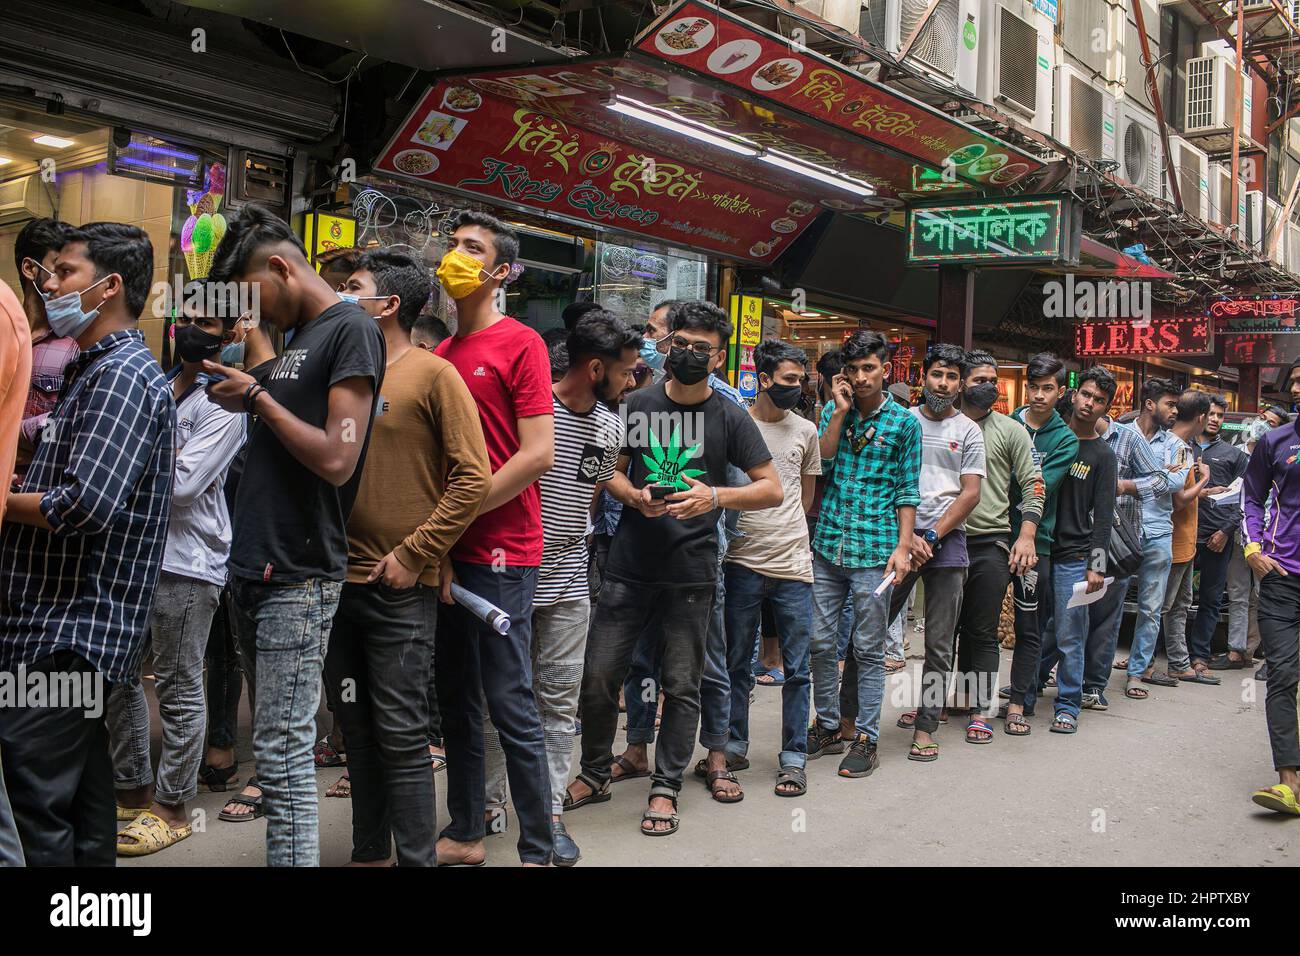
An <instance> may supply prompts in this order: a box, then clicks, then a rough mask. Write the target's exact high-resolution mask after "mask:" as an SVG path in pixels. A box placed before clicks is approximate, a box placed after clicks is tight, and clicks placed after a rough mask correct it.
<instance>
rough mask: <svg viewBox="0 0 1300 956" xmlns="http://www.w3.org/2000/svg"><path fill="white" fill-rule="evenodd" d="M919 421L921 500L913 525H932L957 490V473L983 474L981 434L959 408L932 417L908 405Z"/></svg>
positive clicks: (929, 526)
mask: <svg viewBox="0 0 1300 956" xmlns="http://www.w3.org/2000/svg"><path fill="white" fill-rule="evenodd" d="M908 411H910V412H911V413H912V414H913V415H915V416H916V419H917V421H919V422H920V423H921V481H920V493H921V503H920V504H919V505H917V506H916V527H917V530H920V529H923V528H933V527H934V526H935V525H936V524H938V523H939V519H940V518H942V517H943V515H944V512H946V511H947V510H948V507H949V506H950V505H951V504H952V503H953V501H955V500H956V498H957V496H958V495H959V494H961V476H962V475H979V476H980V477H981V478H983V477H984V434H983V433H982V432H981V431H980V427H979V425H977V424H975V423H974V422H973V421H971V420H970V419H969V418H967V417H966V416H965V415H963V414H962V413H961V412H958V413H957V414H956V415H949V416H948V417H947V418H945V419H943V420H941V421H937V422H936V421H934V420H933V419H931V418H930V417H929V416H927V415H925V414H924V413H923V412H922V411H921V407H920V406H919V405H918V406H915V407H913V408H910V409H908Z"/></svg>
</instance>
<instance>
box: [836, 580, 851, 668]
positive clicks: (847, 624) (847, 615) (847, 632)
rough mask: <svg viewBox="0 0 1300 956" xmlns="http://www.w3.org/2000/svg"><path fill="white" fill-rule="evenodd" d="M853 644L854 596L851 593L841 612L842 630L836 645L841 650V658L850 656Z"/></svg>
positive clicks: (845, 600)
mask: <svg viewBox="0 0 1300 956" xmlns="http://www.w3.org/2000/svg"><path fill="white" fill-rule="evenodd" d="M852 644H853V596H852V595H849V596H848V597H846V598H845V599H844V610H843V611H841V612H840V632H839V637H838V639H837V641H836V644H835V647H836V650H837V651H838V652H839V659H840V660H844V659H845V658H847V657H848V656H849V648H850V647H851V646H852Z"/></svg>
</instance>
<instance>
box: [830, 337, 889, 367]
mask: <svg viewBox="0 0 1300 956" xmlns="http://www.w3.org/2000/svg"><path fill="white" fill-rule="evenodd" d="M840 356H841V357H842V358H843V365H841V366H840V368H841V369H843V367H844V365H848V364H849V363H850V362H858V361H861V360H862V359H864V358H872V357H875V358H878V359H880V364H881V365H884V364H885V363H886V362H888V361H889V343H888V342H886V341H885V337H884V336H883V335H881V334H880V333H879V332H873V331H871V329H858V330H857V331H856V332H854V333H853V334H852V335H850V336H849V337H848V338H847V339H845V341H844V345H843V347H842V348H841V349H840Z"/></svg>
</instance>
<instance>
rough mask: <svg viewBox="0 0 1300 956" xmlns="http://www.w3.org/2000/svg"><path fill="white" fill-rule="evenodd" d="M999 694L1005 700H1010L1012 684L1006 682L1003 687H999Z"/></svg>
mask: <svg viewBox="0 0 1300 956" xmlns="http://www.w3.org/2000/svg"><path fill="white" fill-rule="evenodd" d="M998 696H999V697H1001V698H1002V699H1003V700H1010V699H1011V685H1010V684H1004V685H1003V686H1002V687H999V688H998Z"/></svg>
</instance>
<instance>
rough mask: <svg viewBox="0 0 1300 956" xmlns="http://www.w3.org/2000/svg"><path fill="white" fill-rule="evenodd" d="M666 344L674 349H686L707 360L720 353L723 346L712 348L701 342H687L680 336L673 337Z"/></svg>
mask: <svg viewBox="0 0 1300 956" xmlns="http://www.w3.org/2000/svg"><path fill="white" fill-rule="evenodd" d="M668 344H669V345H671V346H672V347H673V348H675V349H686V350H687V351H688V352H691V353H692V354H694V355H698V356H700V357H702V358H708V357H709V356H711V355H713V354H714V353H715V352H721V351H722V349H723V346H721V345H718V346H713V345H706V344H704V343H703V342H688V341H686V339H684V338H682V337H681V336H680V335H674V336H673V337H672V339H671V341H670V342H669V343H668Z"/></svg>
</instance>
